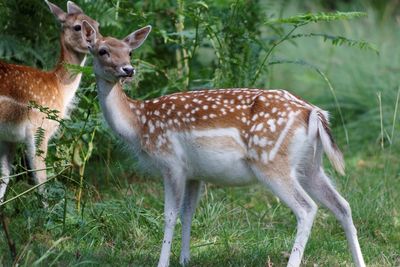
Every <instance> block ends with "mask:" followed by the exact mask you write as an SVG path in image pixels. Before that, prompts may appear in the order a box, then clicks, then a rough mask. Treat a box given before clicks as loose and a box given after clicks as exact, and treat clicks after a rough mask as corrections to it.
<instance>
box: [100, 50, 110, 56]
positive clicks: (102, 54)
mask: <svg viewBox="0 0 400 267" xmlns="http://www.w3.org/2000/svg"><path fill="white" fill-rule="evenodd" d="M106 54H108V52H107V50H105V49H104V48H102V49H100V51H99V55H100V56H104V55H106Z"/></svg>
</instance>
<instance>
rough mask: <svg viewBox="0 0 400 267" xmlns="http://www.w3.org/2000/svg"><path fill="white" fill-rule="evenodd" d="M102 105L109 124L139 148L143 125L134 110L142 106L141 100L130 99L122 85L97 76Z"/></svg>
mask: <svg viewBox="0 0 400 267" xmlns="http://www.w3.org/2000/svg"><path fill="white" fill-rule="evenodd" d="M96 81H97V91H98V95H99V100H100V106H101V109H102V111H103V114H104V117H105V119H106V121H107V123H108V125H109V126H110V127H111V128H112V129H113V130H114V131H115V132H116V133H117V134H118V135H119V136H121V137H122V138H123V139H124V140H125V141H126V142H128V143H129V144H131V145H133V146H134V147H135V148H136V149H137V148H138V144H139V143H140V142H139V139H140V138H139V136H140V131H141V127H140V124H139V117H138V115H137V114H135V113H134V112H132V110H133V109H135V110H136V109H137V110H139V109H140V107H141V106H142V105H141V103H140V101H136V100H133V99H130V98H129V97H128V96H127V95H126V94H125V93H124V91H123V90H122V85H121V84H120V83H119V82H117V83H112V82H108V81H106V80H103V79H101V78H99V77H96Z"/></svg>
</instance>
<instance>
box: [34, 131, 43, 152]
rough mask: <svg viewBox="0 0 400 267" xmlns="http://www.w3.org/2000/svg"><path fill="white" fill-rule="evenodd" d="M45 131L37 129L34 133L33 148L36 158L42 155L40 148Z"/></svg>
mask: <svg viewBox="0 0 400 267" xmlns="http://www.w3.org/2000/svg"><path fill="white" fill-rule="evenodd" d="M44 134H45V130H44V129H43V128H42V127H39V128H37V130H36V132H35V148H36V153H35V154H36V156H40V155H42V154H43V153H44V151H43V150H41V149H40V147H41V146H42V144H43V140H44Z"/></svg>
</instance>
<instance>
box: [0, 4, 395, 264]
mask: <svg viewBox="0 0 400 267" xmlns="http://www.w3.org/2000/svg"><path fill="white" fill-rule="evenodd" d="M296 11H297V8H296V7H295V6H291V9H290V8H288V9H287V10H286V11H285V12H288V13H289V14H291V13H294V12H296ZM368 13H369V14H370V16H369V17H368V19H364V20H362V21H360V22H351V23H350V22H343V23H335V24H332V25H327V24H313V25H310V26H307V27H305V28H304V29H302V30H303V32H325V31H327V30H329V31H331V32H333V33H340V34H343V33H345V35H346V36H352V38H353V39H357V38H361V39H366V40H369V41H371V42H374V43H375V44H376V45H377V47H378V49H379V51H380V55H379V56H378V55H376V54H375V53H374V52H372V51H360V50H358V49H356V48H343V47H340V48H337V47H332V46H330V45H328V44H326V43H324V42H323V41H322V40H319V41H318V40H315V39H314V40H311V39H305V40H301V41H298V45H297V46H294V45H293V44H290V43H287V44H286V45H283V46H281V47H280V48H279V50H278V53H277V54H274V59H275V60H277V59H287V58H289V59H295V60H306V61H308V62H311V63H312V64H313V65H315V66H316V67H318V68H319V69H320V70H322V71H323V72H324V73H325V74H326V75H327V77H328V78H329V80H330V81H331V83H332V85H333V88H334V93H335V94H336V96H337V98H338V102H339V104H340V106H341V109H342V111H343V117H344V123H345V126H346V128H347V129H348V134H349V139H348V141H347V140H346V138H345V135H344V131H343V125H342V122H341V121H340V120H338V118H339V116H338V112H337V109H336V105H335V104H334V101H333V96H332V94H331V92H330V91H329V88H328V86H327V84H326V82H324V81H323V80H322V79H321V77H320V76H319V75H318V73H316V72H315V70H313V69H311V68H308V67H307V66H299V65H293V64H282V65H274V66H273V67H272V71H271V72H270V73H269V76H268V77H264V79H265V83H266V87H274V88H287V89H290V90H291V91H294V92H296V93H297V94H298V95H301V96H302V97H303V98H305V99H307V100H310V101H311V102H312V103H315V104H317V105H319V106H321V107H323V108H324V109H327V110H329V111H331V113H333V116H334V118H333V124H334V126H335V127H334V132H335V136H336V137H337V139H338V142H339V145H340V147H341V148H342V149H343V151H344V152H345V157H346V163H347V175H346V176H344V177H338V176H337V175H336V174H335V173H333V171H332V169H331V167H330V166H329V165H327V170H328V173H329V174H330V176H331V177H332V178H333V181H334V183H335V184H336V186H337V188H338V189H339V191H340V192H341V193H342V194H343V196H344V197H345V198H346V199H347V200H348V201H349V202H350V204H351V207H352V210H353V218H354V221H355V224H356V227H357V228H358V233H359V239H360V244H361V248H362V251H363V254H364V257H365V260H366V263H367V265H368V266H399V265H400V208H399V207H400V167H399V166H400V159H399V157H398V155H399V152H400V145H399V141H398V140H399V138H400V137H399V136H398V132H399V130H400V129H399V123H398V116H397V118H396V117H394V116H395V110H396V108H397V105H396V95H397V93H398V88H399V86H400V82H399V79H398V70H399V69H400V50H399V49H398V47H397V46H398V43H399V42H400V33H399V31H398V30H397V28H398V25H397V24H396V23H395V22H391V21H384V22H382V23H378V22H377V21H376V19H375V17H374V16H373V14H374V13H373V12H372V11H369V12H368ZM378 93H380V95H381V101H380V102H379V101H378V97H377V94H378ZM392 132H393V134H392ZM382 133H383V136H382ZM96 138H99V139H101V140H105V142H100V143H102V144H106V145H105V146H108V147H111V146H115V145H114V144H115V143H116V142H115V141H110V138H109V136H108V135H105V133H104V132H99V134H98V135H96ZM381 140H383V141H384V146H383V148H382V147H381ZM53 142H54V143H56V142H57V141H56V140H55V141H53ZM116 147H117V148H116V149H114V150H113V154H111V155H106V154H104V155H103V156H96V157H93V158H92V159H91V160H90V161H89V164H88V165H87V169H86V173H85V181H84V182H85V184H84V185H85V187H84V195H83V199H82V203H81V208H80V210H79V211H78V209H77V207H76V199H75V198H76V194H77V190H78V186H77V185H75V184H74V183H71V182H70V181H69V180H67V179H64V177H66V176H67V175H65V176H63V175H61V176H60V177H59V178H58V179H57V180H56V181H52V182H51V186H49V193H50V199H51V200H50V206H49V208H48V209H43V208H42V207H41V205H40V200H39V199H38V197H37V195H36V194H35V193H30V194H28V195H24V196H23V197H21V198H20V199H18V200H17V201H14V202H12V203H10V205H7V206H6V207H5V210H4V212H5V214H6V215H7V216H8V217H9V218H10V231H11V235H12V237H13V239H14V241H15V242H16V244H17V251H18V257H17V260H16V261H15V262H14V264H18V265H20V266H33V265H36V266H52V265H56V266H98V265H103V266H154V265H156V263H157V261H158V256H159V253H160V247H161V240H162V235H163V214H162V213H163V190H162V183H161V182H160V181H158V180H152V179H148V178H147V177H144V176H142V175H139V176H138V175H137V172H136V170H135V161H134V160H133V159H130V156H129V153H127V152H126V151H124V150H123V149H122V148H121V146H116ZM99 149H100V148H99ZM30 187H31V186H30V185H29V184H27V182H26V180H21V181H18V182H16V183H13V185H12V187H11V189H10V190H9V193H8V196H7V197H8V198H10V197H12V196H13V195H15V194H17V193H18V192H22V191H23V190H25V189H28V188H30ZM203 191H204V192H203V196H202V199H201V201H200V204H199V207H198V209H197V211H196V215H195V218H194V221H193V225H192V243H191V255H192V256H191V257H192V261H191V266H268V265H269V264H270V263H272V264H273V266H284V265H285V264H286V262H287V259H288V258H287V257H288V253H289V252H290V249H291V246H292V243H293V239H294V236H295V226H296V222H295V218H294V216H293V214H292V213H291V212H290V210H289V209H288V208H286V207H285V206H284V205H283V204H282V203H280V202H279V201H278V200H277V199H276V197H275V196H273V195H272V194H271V193H270V192H269V191H268V190H267V189H265V188H262V187H260V186H251V187H244V188H221V187H217V186H214V185H207V186H206V187H205V188H204V190H203ZM64 211H66V212H64ZM180 227H181V226H180V224H178V226H177V229H176V231H175V233H176V235H175V239H174V242H173V250H172V251H173V253H172V257H171V265H172V266H179V264H178V259H179V252H180ZM0 240H2V241H3V240H5V236H4V232H3V231H1V232H0ZM12 264H13V262H12V260H11V257H10V255H9V250H8V247H7V244H6V243H5V242H0V265H4V266H10V265H12ZM303 265H304V266H315V265H318V266H351V265H352V259H351V256H350V252H349V251H348V248H347V242H346V239H345V236H344V233H343V231H342V229H341V227H340V225H339V224H338V222H336V220H335V219H334V218H333V216H332V215H331V214H330V213H329V212H328V211H327V210H325V209H320V210H319V212H318V216H317V218H316V220H315V223H314V228H313V231H312V235H311V238H310V241H309V243H308V245H307V248H306V251H305V255H304V259H303Z"/></svg>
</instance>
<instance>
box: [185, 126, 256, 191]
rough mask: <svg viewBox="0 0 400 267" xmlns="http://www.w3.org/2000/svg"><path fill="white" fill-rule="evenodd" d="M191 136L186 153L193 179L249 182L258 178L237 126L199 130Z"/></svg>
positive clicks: (237, 182)
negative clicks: (249, 163)
mask: <svg viewBox="0 0 400 267" xmlns="http://www.w3.org/2000/svg"><path fill="white" fill-rule="evenodd" d="M190 139H191V140H189V142H187V144H189V145H188V147H187V149H186V153H187V155H188V164H189V165H190V166H189V169H191V171H192V173H193V179H199V180H204V181H208V182H212V183H216V184H223V185H246V184H251V183H254V182H255V181H256V180H255V177H254V174H253V173H252V171H251V170H250V168H249V166H248V164H247V162H246V148H245V145H244V144H243V142H242V141H241V139H240V136H239V133H238V132H237V130H236V129H224V130H211V131H201V132H200V131H197V132H195V134H194V135H192V136H191V138H190Z"/></svg>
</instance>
